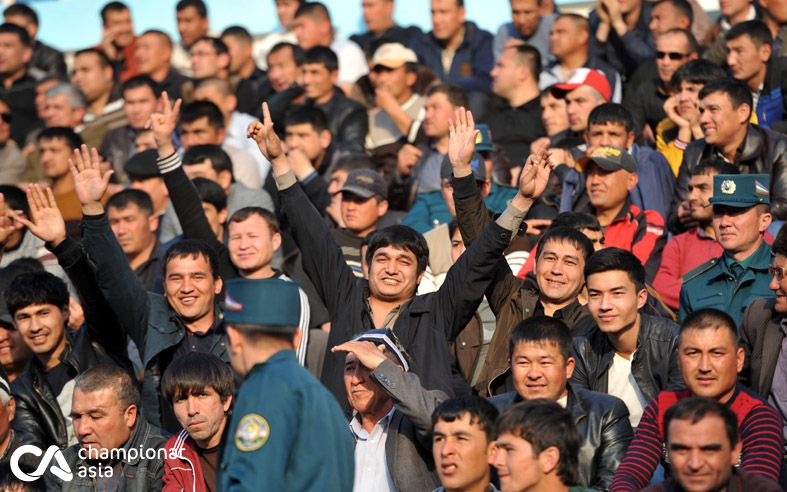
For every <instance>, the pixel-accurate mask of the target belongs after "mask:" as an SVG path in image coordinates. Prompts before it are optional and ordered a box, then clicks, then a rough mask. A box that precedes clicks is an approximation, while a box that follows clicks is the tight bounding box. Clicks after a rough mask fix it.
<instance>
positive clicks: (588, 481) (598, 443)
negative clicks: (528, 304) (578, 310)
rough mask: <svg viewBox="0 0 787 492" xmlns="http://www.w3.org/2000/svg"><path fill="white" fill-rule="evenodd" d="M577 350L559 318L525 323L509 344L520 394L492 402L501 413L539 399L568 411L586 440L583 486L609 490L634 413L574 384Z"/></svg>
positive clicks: (582, 455) (580, 478)
mask: <svg viewBox="0 0 787 492" xmlns="http://www.w3.org/2000/svg"><path fill="white" fill-rule="evenodd" d="M571 346H572V341H571V332H570V331H569V329H568V327H567V326H566V325H565V323H563V322H562V321H560V320H559V319H556V318H548V317H546V316H536V317H533V318H530V319H527V320H525V321H522V322H520V323H519V324H518V325H517V326H516V328H514V330H513V331H512V333H511V338H510V342H509V358H510V360H511V372H512V375H513V380H514V387H515V390H514V391H510V392H508V393H503V394H501V395H497V396H493V397H491V398H490V399H489V401H490V402H491V403H493V404H494V405H495V406H496V407H497V408H498V410H500V411H501V412H503V411H505V410H508V409H509V408H512V407H517V406H518V405H517V404H518V403H519V402H522V401H527V400H534V399H539V398H543V399H547V400H551V401H554V402H556V403H558V404H559V405H560V407H563V408H565V409H567V410H568V411H569V412H570V414H571V417H572V419H573V421H574V422H575V423H576V425H577V430H578V431H579V435H580V439H581V442H582V446H581V449H582V451H581V452H580V453H579V463H578V464H577V466H576V467H575V468H576V470H577V475H578V477H577V483H578V484H581V485H584V486H586V487H594V488H608V487H609V485H610V484H611V483H612V476H613V474H614V473H615V469H616V468H617V466H618V464H619V463H620V460H621V459H623V455H624V454H625V452H626V448H627V447H628V443H629V441H630V440H631V438H632V431H631V425H630V423H629V413H628V410H627V409H626V405H625V404H624V403H623V401H621V400H620V399H618V398H616V397H613V396H609V395H606V394H603V393H596V392H594V391H588V390H585V389H580V388H574V387H573V386H572V385H571V384H570V383H569V382H568V380H569V378H571V375H572V372H573V370H574V364H575V360H574V357H572V356H571ZM499 439H500V435H498V443H499Z"/></svg>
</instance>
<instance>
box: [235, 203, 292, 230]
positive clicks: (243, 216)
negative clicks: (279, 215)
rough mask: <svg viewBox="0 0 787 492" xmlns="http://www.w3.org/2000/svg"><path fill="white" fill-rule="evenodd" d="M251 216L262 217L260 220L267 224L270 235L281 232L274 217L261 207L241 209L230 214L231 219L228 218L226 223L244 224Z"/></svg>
mask: <svg viewBox="0 0 787 492" xmlns="http://www.w3.org/2000/svg"><path fill="white" fill-rule="evenodd" d="M252 215H258V216H260V217H262V220H264V221H265V223H266V224H268V229H270V231H271V234H278V233H280V232H281V228H280V227H279V221H278V220H277V219H276V215H274V214H273V213H272V212H270V211H269V210H265V209H264V208H262V207H243V208H242V209H240V210H238V211H236V212H235V213H234V214H232V217H230V220H229V221H227V223H228V224H229V223H233V222H244V221H245V220H247V219H248V218H249V217H251V216H252Z"/></svg>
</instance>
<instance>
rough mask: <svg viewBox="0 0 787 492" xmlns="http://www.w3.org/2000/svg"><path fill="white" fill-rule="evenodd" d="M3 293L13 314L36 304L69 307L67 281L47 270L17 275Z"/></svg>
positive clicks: (61, 307) (9, 310)
mask: <svg viewBox="0 0 787 492" xmlns="http://www.w3.org/2000/svg"><path fill="white" fill-rule="evenodd" d="M3 294H4V295H5V302H6V305H7V306H8V312H9V313H10V314H11V316H14V314H16V312H17V311H19V310H20V309H23V308H26V307H27V306H32V305H34V304H51V305H53V306H57V307H58V308H60V309H65V308H67V307H68V288H67V287H66V283H65V282H63V281H62V280H60V279H59V278H57V277H56V276H54V275H53V274H51V273H49V272H46V271H42V272H30V273H22V274H20V275H17V276H16V278H14V280H12V281H11V283H10V284H8V287H7V288H6V290H5V292H4V293H3Z"/></svg>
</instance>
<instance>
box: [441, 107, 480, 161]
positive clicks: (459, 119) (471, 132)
mask: <svg viewBox="0 0 787 492" xmlns="http://www.w3.org/2000/svg"><path fill="white" fill-rule="evenodd" d="M478 134H479V131H478V130H476V129H475V122H474V121H473V113H471V112H470V111H466V110H465V108H459V109H457V110H456V112H455V113H454V118H453V119H449V120H448V159H449V160H450V161H451V165H452V166H454V167H456V166H469V165H470V161H471V160H472V158H473V152H475V141H476V138H477V137H478Z"/></svg>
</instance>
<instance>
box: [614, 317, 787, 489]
mask: <svg viewBox="0 0 787 492" xmlns="http://www.w3.org/2000/svg"><path fill="white" fill-rule="evenodd" d="M744 357H745V354H744V350H743V347H740V346H739V344H738V332H737V330H736V328H735V321H734V320H733V319H732V318H731V317H730V316H729V315H728V314H727V313H725V312H723V311H719V310H717V309H712V308H711V309H701V310H699V311H695V312H693V313H692V314H690V315H689V316H688V317H687V318H686V319H685V320H684V321H683V324H682V325H681V329H680V338H679V340H678V358H679V364H680V370H681V373H682V374H683V380H684V382H685V383H686V388H687V389H685V390H680V391H669V390H667V391H662V392H660V393H659V394H658V396H656V398H654V399H653V401H651V402H650V404H648V406H647V408H646V409H645V412H644V413H643V415H642V420H640V423H639V427H637V433H636V435H635V436H634V440H633V441H632V442H631V445H630V446H629V450H628V452H627V453H626V456H625V457H624V458H623V461H622V462H621V463H620V467H618V470H617V472H616V473H615V480H614V481H613V483H612V487H611V488H610V490H611V491H613V492H617V491H638V490H642V489H643V488H644V487H645V486H647V484H648V482H649V481H650V480H651V477H652V475H653V472H654V471H655V470H656V467H657V466H658V465H659V462H660V461H661V462H662V463H663V462H664V460H666V459H668V455H667V454H665V451H666V450H667V448H666V444H665V427H664V425H663V422H664V413H665V412H666V411H667V410H668V409H669V408H670V407H672V406H673V405H674V404H676V403H677V402H679V401H680V400H683V399H685V398H689V397H691V396H702V397H706V398H711V399H713V400H715V401H718V402H719V403H721V404H723V405H725V406H726V407H727V408H729V409H730V410H732V411H733V412H734V413H735V415H736V416H737V421H738V431H739V433H740V436H741V443H742V454H741V460H740V468H739V469H740V471H742V472H747V473H754V474H757V475H761V476H763V477H765V478H768V479H770V480H774V481H776V480H778V478H779V472H780V471H781V467H782V461H783V459H782V457H783V454H784V436H783V435H782V432H783V424H782V422H781V418H780V417H779V414H778V413H777V412H776V410H774V409H773V408H771V407H770V406H769V405H768V403H767V402H765V401H764V400H763V399H762V397H760V396H759V395H757V394H755V393H753V392H751V391H750V390H748V389H747V388H746V387H744V386H743V385H742V384H739V383H738V373H739V372H740V371H741V370H742V369H743V364H744Z"/></svg>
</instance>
